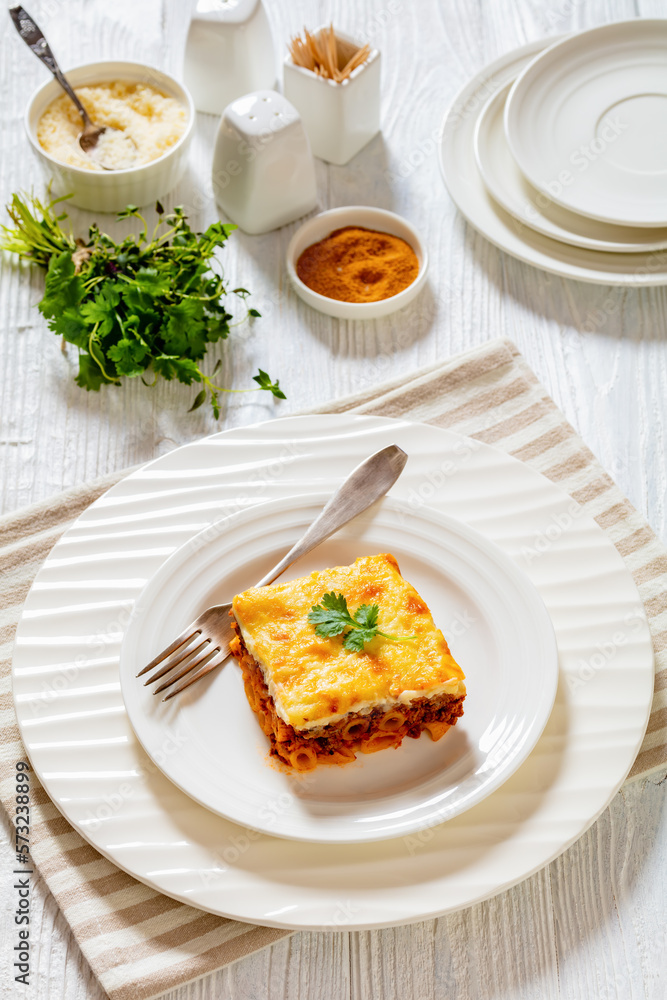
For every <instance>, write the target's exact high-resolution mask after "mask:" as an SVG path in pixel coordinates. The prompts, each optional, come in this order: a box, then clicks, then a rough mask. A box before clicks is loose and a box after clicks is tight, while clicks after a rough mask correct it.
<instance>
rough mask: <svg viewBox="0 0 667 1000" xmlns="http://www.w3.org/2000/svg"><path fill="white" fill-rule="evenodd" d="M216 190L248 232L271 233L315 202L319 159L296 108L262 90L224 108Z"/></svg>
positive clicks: (225, 207)
mask: <svg viewBox="0 0 667 1000" xmlns="http://www.w3.org/2000/svg"><path fill="white" fill-rule="evenodd" d="M212 183H213V192H214V194H215V197H216V201H217V202H218V204H219V205H220V207H221V208H222V210H223V211H224V212H225V214H226V215H228V216H229V218H230V219H231V220H232V222H235V223H236V224H237V225H238V226H240V228H241V229H243V230H244V231H245V232H246V233H251V234H256V233H267V232H269V230H271V229H277V228H278V227H279V226H285V225H287V223H288V222H293V221H294V219H298V218H299V217H300V216H302V215H305V214H306V213H307V212H310V211H311V210H312V209H313V208H315V206H316V204H317V187H316V183H315V164H314V161H313V154H312V153H311V151H310V143H309V142H308V136H307V135H306V131H305V129H304V127H303V122H302V121H301V118H300V116H299V113H298V111H297V110H296V108H295V107H294V106H293V105H292V104H290V102H289V101H288V100H287V99H286V98H284V97H283V96H282V94H278V93H277V92H276V91H275V90H258V91H256V92H255V93H253V94H246V95H245V96H244V97H240V98H238V99H237V100H236V101H232V103H231V104H230V105H229V107H227V108H225V111H224V113H223V115H222V119H221V121H220V125H219V128H218V135H217V138H216V143H215V152H214V154H213V174H212Z"/></svg>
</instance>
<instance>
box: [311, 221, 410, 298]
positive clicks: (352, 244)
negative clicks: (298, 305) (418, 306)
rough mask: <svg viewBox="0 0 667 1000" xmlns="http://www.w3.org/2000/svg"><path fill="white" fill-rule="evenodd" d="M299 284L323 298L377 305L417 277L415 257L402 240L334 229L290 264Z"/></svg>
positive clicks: (354, 229)
mask: <svg viewBox="0 0 667 1000" xmlns="http://www.w3.org/2000/svg"><path fill="white" fill-rule="evenodd" d="M296 273H297V274H298V276H299V278H301V281H303V283H304V284H305V285H308V287H309V288H312V290H313V291H314V292H319V294H320V295H326V297H327V298H329V299H340V300H342V301H343V302H378V301H379V300H380V299H388V298H390V297H391V296H392V295H397V294H398V293H399V292H402V291H403V289H404V288H407V287H408V285H411V284H412V282H413V281H414V280H415V278H416V277H417V275H418V273H419V261H418V259H417V255H416V253H415V252H414V250H413V249H412V247H411V246H410V244H409V243H406V241H405V240H403V239H401V238H400V237H398V236H392V235H391V233H381V232H378V231H377V230H375V229H364V228H363V227H361V226H344V227H343V228H342V229H335V230H334V231H333V232H332V233H329V235H328V236H326V237H325V238H324V239H323V240H320V241H319V242H318V243H313V244H312V246H309V247H307V248H306V249H305V250H304V251H303V253H302V254H301V256H300V257H299V259H298V261H297V264H296Z"/></svg>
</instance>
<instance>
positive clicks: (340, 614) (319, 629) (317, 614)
mask: <svg viewBox="0 0 667 1000" xmlns="http://www.w3.org/2000/svg"><path fill="white" fill-rule="evenodd" d="M379 613H380V609H379V607H378V605H377V604H361V605H360V606H359V607H358V608H357V610H356V611H355V613H354V614H353V615H351V614H350V611H349V608H348V606H347V600H346V598H345V596H344V594H336V593H335V592H334V591H331V593H330V594H325V595H324V597H323V598H322V601H321V603H320V604H315V605H313V607H312V608H311V609H310V612H309V614H308V621H309V622H310V624H311V625H314V626H315V634H316V635H318V636H320V638H322V639H331V638H333V636H336V635H340V634H341V632H344V633H345V634H344V635H343V648H344V649H347V650H349V651H350V652H353V653H360V652H361V651H362V650H363V648H364V646H365V644H366V643H367V642H371V641H372V640H373V639H374V638H375V637H376V636H377V635H380V636H382V637H383V638H384V639H387V640H388V641H389V642H407V641H409V640H411V639H416V638H417V637H416V636H414V635H405V636H396V635H388V634H387V633H386V632H381V631H380V629H379V628H378V617H379ZM346 628H348V629H349V630H350V631H349V632H345V629H346Z"/></svg>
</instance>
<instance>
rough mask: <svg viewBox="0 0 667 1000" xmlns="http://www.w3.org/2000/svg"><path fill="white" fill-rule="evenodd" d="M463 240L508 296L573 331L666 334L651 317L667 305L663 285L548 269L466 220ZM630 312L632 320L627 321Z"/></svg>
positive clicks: (638, 335)
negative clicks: (584, 277)
mask: <svg viewBox="0 0 667 1000" xmlns="http://www.w3.org/2000/svg"><path fill="white" fill-rule="evenodd" d="M459 221H461V222H462V221H463V220H461V219H460V218H459ZM465 244H466V252H469V253H471V254H472V256H473V257H474V258H475V260H476V262H477V263H478V264H479V266H480V268H481V269H482V270H483V271H484V273H485V275H486V277H487V278H488V279H489V281H490V282H491V283H492V284H494V285H495V286H496V288H497V289H498V291H499V292H501V294H502V295H509V296H510V297H511V298H512V299H513V300H514V302H516V304H517V305H520V306H521V307H522V308H523V309H525V310H526V312H529V313H537V314H539V315H540V316H542V317H544V318H545V319H548V320H552V321H554V322H556V323H558V324H559V326H561V327H570V328H573V330H572V334H573V336H578V335H579V334H586V333H588V334H596V333H599V334H604V336H605V337H611V338H613V339H614V340H620V339H623V338H627V339H633V340H637V339H642V340H651V341H656V340H663V339H664V338H665V325H664V323H662V322H657V323H656V322H651V317H652V316H653V317H654V316H655V307H656V305H657V303H658V302H661V306H662V308H661V314H663V315H664V312H665V310H666V309H667V289H665V287H659V286H656V287H652V288H631V287H625V286H622V285H614V283H613V278H610V281H609V284H608V285H607V284H605V285H598V284H593V283H590V282H586V281H579V280H576V279H574V278H564V277H560V276H559V275H555V274H549V273H548V272H546V271H543V270H541V269H540V268H538V267H533V266H532V265H530V264H526V263H524V262H523V261H520V260H517V259H516V258H514V257H512V256H511V255H510V254H508V253H506V252H505V251H502V250H499V249H498V248H497V247H496V246H494V245H493V244H492V243H490V242H489V241H488V240H487V239H485V238H484V236H482V235H481V234H480V233H478V232H476V231H475V229H473V227H472V226H468V225H467V224H466V235H465ZM662 253H664V251H662ZM625 256H627V255H625ZM629 317H632V322H628V318H629Z"/></svg>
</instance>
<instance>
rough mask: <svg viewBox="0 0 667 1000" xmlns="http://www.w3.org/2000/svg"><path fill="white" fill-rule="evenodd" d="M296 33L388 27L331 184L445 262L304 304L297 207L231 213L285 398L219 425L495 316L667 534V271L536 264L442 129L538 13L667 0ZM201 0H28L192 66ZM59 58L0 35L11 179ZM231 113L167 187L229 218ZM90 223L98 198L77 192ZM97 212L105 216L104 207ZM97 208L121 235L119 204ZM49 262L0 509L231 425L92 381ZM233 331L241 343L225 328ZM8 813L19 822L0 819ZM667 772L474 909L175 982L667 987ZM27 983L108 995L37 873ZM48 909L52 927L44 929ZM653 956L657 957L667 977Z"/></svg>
mask: <svg viewBox="0 0 667 1000" xmlns="http://www.w3.org/2000/svg"><path fill="white" fill-rule="evenodd" d="M266 5H267V8H268V13H269V16H270V20H271V22H272V26H273V29H274V35H275V39H276V42H277V43H278V42H279V44H280V47H281V51H282V45H283V43H284V41H285V40H286V39H287V37H288V36H289V35H290V34H293V33H296V32H297V31H299V30H300V29H301V28H302V27H303V25H304V24H306V25H307V26H308V27H313V26H316V25H318V24H321V23H324V22H326V21H328V20H329V19H333V21H334V23H335V24H336V25H339V26H340V27H341V28H343V29H345V30H347V31H349V32H350V33H352V34H356V35H358V36H362V35H364V36H366V37H367V38H368V39H369V40H370V41H372V42H373V43H374V44H376V45H378V47H379V48H380V49H381V50H382V56H383V61H384V63H383V109H382V123H383V131H382V135H381V136H379V137H377V138H376V139H375V140H373V142H372V143H371V144H370V145H369V146H368V147H367V148H366V149H365V150H363V151H362V152H361V153H360V154H359V155H358V156H357V157H356V158H355V159H354V160H353V161H352V162H351V163H350V164H349V165H348V166H347V167H331V166H327V165H325V164H323V163H320V162H318V166H317V174H318V184H319V192H320V207H321V208H329V207H334V206H337V205H344V204H355V203H356V204H364V203H366V204H373V205H379V206H383V207H386V208H391V209H393V210H395V211H398V212H400V213H402V214H404V215H406V216H407V217H408V218H409V219H411V220H412V221H413V223H414V224H415V225H416V226H417V227H418V228H419V229H420V231H421V232H422V233H423V235H424V238H425V240H426V243H427V246H428V249H429V252H430V254H431V260H432V270H431V278H430V284H429V288H428V289H427V290H426V291H425V292H424V293H423V295H422V296H421V297H420V299H419V300H418V302H417V303H415V307H414V308H413V309H411V310H409V311H407V312H406V313H405V314H398V315H396V316H393V317H388V318H386V319H384V320H381V321H376V322H371V323H364V324H362V323H354V322H338V321H336V320H332V319H329V318H327V317H324V316H321V315H320V314H318V313H315V312H313V311H311V310H309V309H308V308H307V307H306V306H305V305H303V304H302V303H301V302H300V300H298V299H297V298H296V296H295V295H294V293H293V292H292V291H291V289H290V288H289V287H288V284H287V280H286V274H285V267H284V252H285V249H286V246H287V243H288V242H289V239H290V236H291V234H292V233H293V231H294V229H295V226H294V225H293V226H288V227H285V228H284V229H282V230H280V231H278V232H275V233H270V234H268V235H266V236H259V237H249V236H245V235H243V234H240V233H236V234H235V235H234V237H233V239H232V240H231V241H230V244H229V246H228V248H227V249H225V251H224V261H225V268H226V272H227V274H228V275H229V278H230V280H231V282H232V283H233V284H240V283H242V284H243V285H245V286H246V287H248V288H250V289H251V290H252V291H253V293H254V294H253V305H255V306H256V307H257V308H258V309H259V310H260V311H261V312H262V313H263V317H262V319H261V320H258V321H257V322H256V323H254V324H253V325H252V326H251V327H245V328H243V327H242V328H239V329H237V330H236V331H234V334H233V338H232V339H231V340H230V341H229V342H228V343H227V344H226V345H223V346H222V347H221V348H220V349H219V350H218V351H216V352H215V353H214V355H213V359H212V360H213V361H214V360H215V358H216V357H218V356H220V357H222V359H223V369H222V370H223V375H224V379H225V384H227V385H229V386H233V387H235V388H246V387H248V385H249V384H250V380H251V376H252V374H253V373H254V372H255V371H256V368H257V366H258V365H261V366H262V367H263V368H265V369H266V370H268V371H269V372H270V373H271V374H272V375H274V376H278V377H279V378H280V380H281V384H282V385H284V386H285V389H286V392H287V394H288V400H287V401H286V402H285V403H280V404H278V403H274V401H273V400H272V399H271V398H270V397H268V394H267V395H265V394H261V395H238V396H234V395H232V396H230V397H228V399H227V401H226V407H225V411H224V413H223V417H222V419H221V421H220V424H219V426H220V427H234V426H239V425H242V424H248V423H252V422H254V421H257V420H261V419H267V418H270V417H272V416H274V415H279V414H287V413H289V412H292V411H294V410H300V409H303V408H306V407H307V406H308V405H309V404H314V403H316V402H318V401H322V400H326V399H328V398H331V397H333V396H337V395H341V394H344V393H347V392H350V391H355V390H358V389H360V388H362V387H363V386H366V385H371V384H373V383H376V382H380V381H382V380H383V379H385V378H387V377H390V376H392V375H396V374H400V373H406V374H407V373H408V372H409V371H410V370H411V369H414V368H416V367H418V366H419V365H422V364H425V363H428V362H432V361H434V360H436V359H438V358H444V357H447V356H449V355H450V354H452V353H455V352H457V351H460V350H464V349H465V348H467V347H470V346H473V345H475V344H479V343H482V342H484V341H485V340H487V339H489V338H491V337H495V336H499V335H502V336H508V337H510V338H512V339H513V340H514V341H515V343H516V344H517V345H518V346H519V348H520V349H521V350H522V352H523V353H524V355H525V356H526V358H527V360H528V361H529V363H530V364H531V365H532V367H533V368H534V370H535V371H536V373H537V374H538V376H539V377H540V378H541V379H542V381H543V382H544V384H545V385H546V386H547V388H548V389H549V391H550V392H551V393H552V395H553V397H554V398H555V399H556V401H557V402H558V404H559V405H560V406H561V407H562V409H563V410H564V412H565V413H566V415H567V416H568V418H569V419H570V420H571V421H572V423H573V424H574V425H575V427H576V428H577V429H578V430H579V432H580V433H581V435H582V437H583V438H584V440H585V441H586V443H587V444H588V445H589V446H590V447H591V448H592V450H593V451H594V452H595V453H596V455H597V456H598V457H599V458H600V460H601V461H602V463H603V464H604V465H605V467H606V468H607V469H608V471H609V472H610V473H611V474H612V475H613V476H614V478H615V479H616V481H617V482H618V483H619V485H620V486H621V488H622V489H623V490H624V492H625V493H626V494H627V495H628V496H629V497H630V499H631V500H632V502H633V503H634V504H635V505H636V506H637V507H638V508H639V509H640V510H641V511H642V512H643V513H644V514H645V515H646V516H647V518H648V519H649V521H650V523H651V524H652V526H653V527H654V528H655V530H656V531H657V532H658V534H659V535H660V536H661V537H662V538H663V539H664V540H666V541H667V514H666V511H665V497H666V495H667V461H666V451H667V449H666V441H665V425H666V423H667V421H666V417H667V394H666V392H665V386H666V385H667V345H666V343H665V341H666V335H665V329H666V322H665V321H666V313H667V308H666V307H667V293H666V291H665V289H663V288H659V289H646V290H625V289H614V288H611V287H599V286H593V285H585V284H583V283H578V282H571V281H566V280H563V279H559V278H556V277H552V276H549V275H546V274H543V273H541V272H539V271H537V270H535V269H533V268H530V267H528V266H526V265H524V264H521V263H519V262H517V261H515V260H513V259H512V258H510V257H508V256H506V255H504V254H502V253H500V252H498V251H497V250H496V249H495V248H494V247H492V246H491V245H490V244H489V243H487V242H486V240H484V238H483V237H481V236H480V235H478V234H477V233H475V232H474V231H473V230H471V229H470V227H469V226H467V225H466V224H465V223H464V221H463V220H462V219H461V217H460V216H459V215H458V214H457V212H456V210H455V208H454V206H453V205H452V203H451V201H450V199H449V197H448V195H447V192H446V191H445V189H444V187H443V185H442V182H441V179H440V174H439V168H438V162H437V155H436V142H435V136H436V135H437V131H438V127H439V124H440V122H441V120H442V116H443V114H444V111H445V109H446V107H447V106H448V104H449V102H450V101H451V99H452V98H453V96H454V95H455V93H456V92H457V90H458V89H459V88H460V87H461V86H462V85H463V84H464V83H465V82H466V80H467V79H468V78H469V77H470V76H471V75H472V74H473V73H475V72H476V71H478V70H479V69H480V68H482V67H483V66H484V65H485V63H487V62H488V61H489V60H491V59H493V58H495V57H496V56H498V55H500V54H502V53H503V52H505V51H508V50H510V49H511V48H513V47H515V46H517V45H521V44H524V43H525V42H528V41H531V40H533V39H536V38H540V37H542V36H545V35H556V34H558V33H560V32H567V31H572V30H577V29H579V28H583V27H589V26H592V25H595V24H598V23H604V22H606V21H611V20H618V19H622V18H624V17H635V16H637V15H638V14H639V15H642V16H660V15H664V13H665V9H664V4H663V3H661V2H659V0H635V2H633V0H480V2H479V3H476V4H473V3H470V2H465V0H419V2H418V3H408V2H407V0H356V2H353V0H335V2H333V3H331V4H326V3H323V2H321V0H291V2H290V3H288V2H287V0H266ZM189 9H190V4H189V3H188V2H183V0H113V2H112V0H41V2H38V0H32V2H31V4H30V10H31V12H32V13H33V14H34V16H35V17H36V18H37V20H38V21H39V23H40V25H41V26H42V27H43V28H44V29H45V31H46V32H47V34H48V36H49V38H50V39H51V41H52V45H53V47H54V49H55V50H56V52H57V54H58V56H59V57H60V58H61V61H62V63H63V65H64V66H65V67H68V66H72V65H76V64H77V63H81V62H86V61H89V60H92V59H97V58H121V59H122V58H125V59H137V60H140V61H144V62H148V63H153V64H155V65H157V66H161V67H162V68H165V69H167V70H171V71H173V72H176V73H177V74H178V73H179V72H180V67H181V62H182V53H183V46H184V42H185V33H186V29H187V22H188V17H189ZM45 73H46V71H45V70H44V69H43V68H42V67H41V66H40V65H39V64H38V63H37V61H36V60H35V59H33V58H32V57H31V56H30V54H29V53H28V52H27V50H25V49H24V48H23V47H22V45H21V43H20V41H19V40H18V38H16V37H14V35H13V32H12V31H11V30H10V26H9V23H8V21H7V22H6V23H5V28H4V30H3V33H2V37H1V38H0V89H1V92H2V97H3V100H2V102H1V103H0V134H1V140H0V151H1V157H0V197H1V198H2V200H3V201H6V200H7V198H8V196H9V195H10V194H11V192H12V191H15V190H17V189H19V188H29V187H31V186H33V187H34V188H35V190H36V191H39V190H40V189H41V184H42V182H41V178H40V174H39V170H38V167H37V164H36V161H35V160H34V158H33V156H32V154H31V152H30V150H29V148H28V144H27V141H26V140H25V137H24V135H23V131H22V120H21V119H22V114H23V109H24V106H25V101H26V96H27V95H28V94H29V93H30V92H31V91H32V90H33V89H34V88H35V87H36V86H37V85H38V84H40V83H41V82H42V81H43V80H44V79H45ZM215 128H216V121H215V119H214V118H212V117H211V116H200V122H199V123H198V129H197V135H196V138H195V143H194V147H193V151H192V156H191V167H190V171H189V174H188V176H187V178H186V180H185V181H184V182H183V183H182V184H181V185H180V186H179V188H178V190H177V191H175V192H173V194H172V195H171V196H170V197H169V198H168V199H166V203H167V204H168V205H169V206H172V205H174V204H183V205H185V206H186V208H187V211H188V213H189V214H190V216H191V218H192V220H193V224H194V225H195V226H196V227H197V228H201V227H203V226H205V225H206V224H207V223H208V222H209V221H211V220H213V219H214V218H216V217H218V216H217V210H216V207H215V203H214V200H213V198H212V192H211V185H210V178H209V170H210V158H211V149H212V142H213V137H214V135H215ZM71 217H72V221H73V224H74V227H75V229H78V230H85V228H86V227H87V225H88V224H89V223H90V221H91V216H89V215H87V214H86V213H82V212H77V211H76V210H72V211H71ZM105 221H106V220H105ZM107 228H109V229H111V230H112V231H113V232H120V231H121V230H120V228H119V226H118V224H115V223H113V222H111V223H109V224H108V226H107ZM40 289H41V278H40V276H39V275H37V274H34V273H31V272H30V270H29V269H28V268H27V267H25V266H19V267H17V266H16V265H15V264H14V263H12V262H8V261H3V262H2V264H1V270H0V303H1V305H2V308H1V309H0V469H1V470H2V471H1V480H0V509H1V510H3V511H10V510H13V509H16V508H19V507H21V506H23V505H25V504H27V503H29V502H31V501H34V500H39V499H41V498H44V497H47V496H49V495H52V494H55V493H57V492H58V491H60V490H61V489H63V488H66V487H68V486H72V485H76V484H77V483H82V482H85V481H86V480H88V479H91V478H93V477H95V476H98V475H101V474H103V473H105V472H108V471H111V470H115V469H122V468H124V467H126V466H129V465H132V464H135V463H137V462H141V461H145V460H148V459H150V458H153V457H154V456H156V455H160V454H163V453H164V452H166V451H169V450H170V449H172V448H174V447H175V446H176V445H179V444H182V443H185V442H187V441H191V440H194V439H195V438H197V437H200V436H201V435H203V434H206V433H210V432H212V431H213V430H215V429H216V427H217V426H218V425H216V424H215V422H214V421H213V419H212V418H211V417H210V416H209V415H208V414H207V413H206V411H205V410H204V409H202V410H199V411H197V412H196V413H195V414H187V413H186V410H187V407H188V406H189V404H190V402H191V399H192V396H193V395H194V394H193V393H192V391H191V390H188V389H186V388H184V387H181V386H175V385H170V386H167V385H164V386H157V387H156V388H155V389H152V390H149V389H147V388H145V387H144V386H142V385H141V384H135V385H126V386H123V387H122V389H108V390H106V391H102V392H100V393H97V394H95V393H88V394H87V393H84V392H82V391H81V390H80V389H78V388H77V386H76V385H74V383H73V381H72V372H73V364H74V361H73V358H68V359H65V358H63V356H62V355H61V352H60V346H59V344H58V342H57V341H56V339H55V338H54V337H53V336H52V335H51V334H49V333H48V331H46V329H45V326H44V322H43V321H42V319H41V317H40V316H39V314H38V313H37V311H36V309H35V308H34V305H35V303H36V302H37V301H38V300H39V297H40ZM232 341H234V342H232ZM5 829H6V831H7V832H8V829H9V828H8V827H6V828H5ZM666 832H667V816H666V810H665V784H660V783H659V779H657V778H656V779H655V780H653V781H648V782H646V783H639V784H637V785H634V786H632V787H630V788H627V789H625V790H624V791H623V792H621V793H620V794H619V795H618V796H617V797H616V799H615V800H614V802H613V803H612V805H611V807H610V808H609V809H608V810H607V811H606V812H605V813H604V814H603V815H602V816H601V817H600V819H599V820H598V822H597V823H596V824H594V826H593V827H592V828H591V829H590V830H589V831H588V833H587V834H586V835H585V836H584V837H582V838H581V840H580V841H579V842H578V843H577V844H575V845H574V846H573V847H572V848H570V850H568V851H567V852H566V853H565V854H564V855H563V856H562V857H561V858H560V859H559V860H558V861H556V862H555V863H554V864H552V865H550V866H549V867H548V868H547V869H545V870H544V871H543V872H541V873H539V874H537V875H535V876H534V877H533V878H531V879H529V880H528V881H526V882H525V883H523V884H522V885H520V886H518V887H516V888H515V889H513V890H511V891H510V892H507V893H505V894H503V895H502V896H500V897H498V898H496V899H495V900H492V901H490V902H488V903H484V904H481V905H479V906H475V907H473V908H471V909H469V910H466V911H464V912H462V913H460V914H457V915H455V916H452V917H449V918H443V919H441V920H437V921H429V922H427V923H422V924H417V925H415V926H412V927H404V928H399V929H393V930H387V931H376V932H368V933H353V932H346V931H344V930H343V931H341V932H340V933H337V934H305V933H303V934H298V935H295V936H293V937H292V938H290V939H289V940H286V941H283V942H280V943H279V944H277V945H275V946H274V947H273V948H271V949H269V950H266V951H264V952H262V953H260V954H257V955H254V956H251V957H249V958H247V959H244V960H242V961H240V962H238V963H237V964H236V965H234V966H233V967H231V968H230V969H228V970H224V971H222V972H220V973H218V974H216V975H214V976H211V977H209V978H208V979H206V980H204V981H201V982H198V983H195V984H192V985H190V986H188V987H184V988H182V989H180V990H177V991H175V992H174V993H172V994H170V995H169V996H170V1000H209V998H210V1000H213V998H216V1000H221V998H225V1000H227V998H229V1000H231V998H234V1000H236V998H239V1000H240V998H242V1000H251V998H265V997H266V998H268V1000H329V998H331V997H335V998H336V1000H338V998H341V1000H344V998H348V997H349V998H350V1000H376V998H377V1000H441V998H442V1000H444V998H447V1000H449V998H453V997H456V998H457V1000H538V998H539V1000H552V998H554V1000H555V998H558V1000H639V998H642V1000H663V998H664V997H665V996H666V995H667V985H666V983H665V972H664V970H665V968H666V967H667V961H666V958H667V955H666V933H665V930H664V922H665V921H664V901H665V898H666V896H665V889H666V885H665V881H666V876H665V870H666V867H667V866H666V864H665V862H666V860H667V836H666ZM2 849H3V854H2V858H3V864H2V871H3V875H4V877H3V879H2V884H1V885H0V914H1V920H2V925H1V926H2V933H1V934H0V938H1V939H2V941H3V945H2V947H1V948H0V997H5V996H7V997H13V996H14V995H16V994H15V993H14V992H13V991H12V990H11V982H12V981H11V977H10V973H11V962H12V961H13V959H12V957H11V946H10V944H9V942H10V941H11V940H12V934H13V927H14V925H13V907H14V905H15V898H14V892H13V890H12V888H11V880H10V878H9V876H8V875H7V872H8V870H9V869H10V868H11V860H12V855H11V854H10V852H9V847H8V842H7V840H6V839H5V838H3V848H2ZM34 918H35V926H34V929H33V939H34V940H35V942H37V945H38V947H37V948H36V951H35V955H34V957H33V971H34V975H33V984H32V985H31V987H30V988H29V990H28V991H25V994H24V995H25V996H27V997H29V998H30V1000H33V998H34V1000H83V998H91V1000H101V998H102V993H101V991H100V989H99V987H98V986H97V984H96V983H95V981H94V980H93V979H92V977H91V974H90V971H89V970H88V968H87V966H86V964H85V962H84V961H83V960H82V958H81V956H80V954H79V952H78V949H77V946H76V943H75V942H73V941H72V939H71V935H70V934H69V931H68V928H67V926H66V924H65V922H64V920H63V918H62V917H61V916H60V915H59V913H58V911H57V908H56V907H55V905H54V903H53V900H52V899H51V897H50V896H49V894H48V892H47V891H46V890H45V889H44V887H43V886H41V885H39V884H38V886H37V888H36V891H35V896H34ZM35 928H36V930H35ZM661 977H662V978H661Z"/></svg>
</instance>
